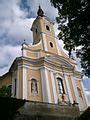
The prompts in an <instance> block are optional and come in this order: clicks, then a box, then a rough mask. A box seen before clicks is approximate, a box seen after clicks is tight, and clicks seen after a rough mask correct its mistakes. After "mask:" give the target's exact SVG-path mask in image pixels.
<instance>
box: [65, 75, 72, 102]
mask: <svg viewBox="0 0 90 120" xmlns="http://www.w3.org/2000/svg"><path fill="white" fill-rule="evenodd" d="M65 81H66V86H67V90H68V95H69V100H70V102H71V103H73V98H72V93H71V89H70V85H69V82H68V77H67V75H65Z"/></svg>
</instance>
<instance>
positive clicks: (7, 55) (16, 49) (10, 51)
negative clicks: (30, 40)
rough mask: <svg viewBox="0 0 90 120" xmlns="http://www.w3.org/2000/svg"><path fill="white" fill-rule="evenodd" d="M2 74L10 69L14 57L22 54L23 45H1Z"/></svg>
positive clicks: (0, 61) (0, 69)
mask: <svg viewBox="0 0 90 120" xmlns="http://www.w3.org/2000/svg"><path fill="white" fill-rule="evenodd" d="M0 51H1V52H0V75H2V74H4V73H5V72H6V71H8V69H9V67H10V65H11V64H12V62H13V61H14V59H15V58H16V57H18V56H21V46H11V45H6V46H0Z"/></svg>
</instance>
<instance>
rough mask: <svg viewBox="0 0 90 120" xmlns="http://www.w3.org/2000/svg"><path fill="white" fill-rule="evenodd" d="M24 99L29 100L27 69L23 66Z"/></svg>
mask: <svg viewBox="0 0 90 120" xmlns="http://www.w3.org/2000/svg"><path fill="white" fill-rule="evenodd" d="M23 99H27V79H26V68H25V67H24V66H23Z"/></svg>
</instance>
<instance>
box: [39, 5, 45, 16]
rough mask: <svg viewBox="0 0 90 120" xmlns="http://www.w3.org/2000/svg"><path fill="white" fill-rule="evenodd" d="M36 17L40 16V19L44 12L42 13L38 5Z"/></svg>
mask: <svg viewBox="0 0 90 120" xmlns="http://www.w3.org/2000/svg"><path fill="white" fill-rule="evenodd" d="M37 15H38V16H41V17H43V16H44V12H43V10H42V9H41V6H40V5H39V9H38V11H37Z"/></svg>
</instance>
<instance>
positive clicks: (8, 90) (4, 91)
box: [0, 86, 11, 97]
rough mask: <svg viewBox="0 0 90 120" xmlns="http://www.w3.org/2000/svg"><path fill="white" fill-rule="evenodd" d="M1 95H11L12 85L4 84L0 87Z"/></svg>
mask: <svg viewBox="0 0 90 120" xmlns="http://www.w3.org/2000/svg"><path fill="white" fill-rule="evenodd" d="M0 97H11V86H2V88H0Z"/></svg>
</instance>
